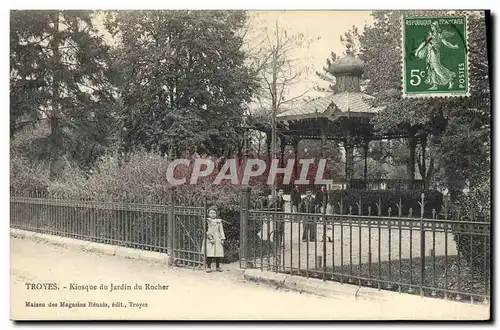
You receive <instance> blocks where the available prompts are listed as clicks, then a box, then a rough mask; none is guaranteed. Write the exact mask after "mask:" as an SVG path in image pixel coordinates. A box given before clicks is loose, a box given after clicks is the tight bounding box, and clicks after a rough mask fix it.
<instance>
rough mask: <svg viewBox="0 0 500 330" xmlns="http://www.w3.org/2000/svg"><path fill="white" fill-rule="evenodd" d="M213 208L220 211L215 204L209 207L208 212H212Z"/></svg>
mask: <svg viewBox="0 0 500 330" xmlns="http://www.w3.org/2000/svg"><path fill="white" fill-rule="evenodd" d="M212 210H214V211H215V212H217V213H219V210H218V209H217V206H215V205H212V206H210V207H209V208H208V210H207V212H210V211H212Z"/></svg>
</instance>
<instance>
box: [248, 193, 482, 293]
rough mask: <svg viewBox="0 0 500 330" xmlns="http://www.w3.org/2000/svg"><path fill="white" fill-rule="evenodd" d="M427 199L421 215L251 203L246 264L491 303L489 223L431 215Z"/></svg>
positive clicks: (332, 279)
mask: <svg viewBox="0 0 500 330" xmlns="http://www.w3.org/2000/svg"><path fill="white" fill-rule="evenodd" d="M424 203H425V201H424V200H423V199H422V204H423V207H422V208H421V212H420V213H421V214H420V217H413V216H412V217H402V216H396V217H394V216H379V215H377V216H372V215H353V214H327V213H326V209H325V208H323V210H322V211H323V213H291V212H277V211H276V210H259V209H255V208H252V207H251V206H250V205H248V204H247V207H243V208H242V222H241V223H242V226H243V227H245V228H242V231H241V232H242V243H241V248H242V261H243V262H242V267H247V268H248V267H250V268H260V269H261V270H271V271H275V272H280V273H286V274H290V275H297V276H305V277H314V278H320V279H323V280H325V281H326V280H331V281H337V282H340V283H351V284H356V285H359V286H368V287H374V288H378V289H380V290H382V289H383V290H392V291H397V292H401V293H410V294H419V295H421V296H432V297H441V298H445V299H456V300H462V301H472V302H487V301H489V299H490V240H491V234H490V223H489V222H481V221H458V220H450V219H440V216H441V214H440V213H437V212H435V211H434V212H432V214H433V218H432V219H427V218H424V210H425V204H424ZM350 213H351V212H350ZM389 214H390V212H389ZM442 217H444V216H442ZM256 245H258V246H256Z"/></svg>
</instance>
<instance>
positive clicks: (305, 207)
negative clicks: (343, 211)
mask: <svg viewBox="0 0 500 330" xmlns="http://www.w3.org/2000/svg"><path fill="white" fill-rule="evenodd" d="M277 191H278V194H277V196H276V198H275V199H274V201H272V202H271V204H270V208H271V209H275V210H276V211H278V212H284V211H285V200H284V198H283V194H284V190H283V189H278V190H277ZM327 203H328V193H327V191H326V187H325V186H321V188H320V190H318V191H317V192H316V194H315V195H313V191H312V189H311V188H307V190H306V195H305V196H304V197H303V198H302V195H301V193H300V191H299V188H298V187H297V186H295V187H294V188H293V190H292V193H291V194H290V206H291V212H292V213H324V212H325V209H326V205H327ZM284 226H285V222H284V221H279V222H278V224H277V226H276V227H277V228H276V232H277V233H278V239H279V241H280V242H281V239H282V237H283V232H284ZM315 240H316V224H315V223H314V222H304V224H303V231H302V241H303V242H307V241H310V242H314V241H315Z"/></svg>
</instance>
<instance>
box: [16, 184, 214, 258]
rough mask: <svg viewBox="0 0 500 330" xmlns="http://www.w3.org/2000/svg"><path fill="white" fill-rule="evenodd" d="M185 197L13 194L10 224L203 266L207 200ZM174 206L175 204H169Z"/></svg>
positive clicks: (172, 194)
mask: <svg viewBox="0 0 500 330" xmlns="http://www.w3.org/2000/svg"><path fill="white" fill-rule="evenodd" d="M194 204H195V203H187V202H186V201H184V200H183V199H182V198H178V197H176V196H175V192H174V190H172V191H171V193H170V194H169V196H168V198H167V199H161V198H158V199H155V198H152V197H149V198H148V199H147V200H146V199H145V198H143V199H141V200H137V201H134V202H117V201H106V200H100V199H96V200H90V199H67V198H58V197H57V196H51V195H48V194H34V195H29V196H11V199H10V226H11V228H17V229H22V230H29V231H33V232H38V233H44V234H51V235H57V236H62V237H70V238H75V239H81V240H86V241H90V242H96V243H104V244H113V245H117V246H124V247H130V248H134V249H142V250H147V251H155V252H162V253H169V254H170V255H171V256H172V257H173V261H174V264H175V265H178V266H198V267H199V266H202V265H203V264H204V262H205V257H204V256H205V253H204V251H203V250H202V241H203V237H204V232H205V231H206V230H205V226H206V224H205V221H204V219H205V218H206V201H205V203H204V205H202V206H196V205H194ZM172 205H173V206H174V207H171V206H172Z"/></svg>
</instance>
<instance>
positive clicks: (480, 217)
mask: <svg viewBox="0 0 500 330" xmlns="http://www.w3.org/2000/svg"><path fill="white" fill-rule="evenodd" d="M482 174H483V176H482V177H481V178H480V180H477V181H478V182H477V183H476V184H474V185H471V189H470V191H469V192H468V193H463V192H462V193H461V194H459V195H458V196H456V197H455V200H453V204H452V206H451V211H452V219H453V220H459V221H463V222H468V223H464V224H460V225H455V226H454V227H453V233H454V239H455V242H456V243H457V250H458V253H459V254H460V257H461V258H463V260H464V261H466V262H468V263H469V264H470V267H471V270H472V271H473V272H475V273H479V274H482V275H484V276H487V277H488V276H489V274H483V273H484V271H485V269H486V272H487V273H489V271H490V265H489V260H490V257H491V227H489V228H488V230H486V228H485V226H484V225H479V226H475V225H474V222H485V223H491V176H490V173H489V171H488V170H485V171H484V172H483V173H482ZM488 278H489V277H488Z"/></svg>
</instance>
